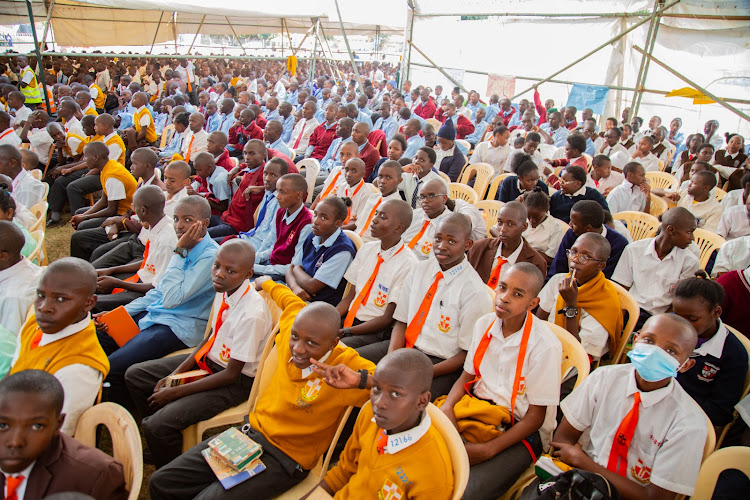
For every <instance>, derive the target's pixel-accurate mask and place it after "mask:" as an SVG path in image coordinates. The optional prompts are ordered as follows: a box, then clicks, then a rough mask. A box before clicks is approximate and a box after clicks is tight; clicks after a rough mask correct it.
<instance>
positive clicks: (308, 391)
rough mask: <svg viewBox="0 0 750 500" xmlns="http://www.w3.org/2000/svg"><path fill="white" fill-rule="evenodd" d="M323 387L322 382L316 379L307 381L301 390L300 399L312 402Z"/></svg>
mask: <svg viewBox="0 0 750 500" xmlns="http://www.w3.org/2000/svg"><path fill="white" fill-rule="evenodd" d="M322 385H323V380H322V379H319V378H316V379H311V380H308V381H307V383H306V384H305V386H304V387H303V388H302V391H301V392H302V399H304V400H305V401H308V402H309V401H313V400H315V399H316V398H317V397H318V393H319V392H320V388H321V386H322Z"/></svg>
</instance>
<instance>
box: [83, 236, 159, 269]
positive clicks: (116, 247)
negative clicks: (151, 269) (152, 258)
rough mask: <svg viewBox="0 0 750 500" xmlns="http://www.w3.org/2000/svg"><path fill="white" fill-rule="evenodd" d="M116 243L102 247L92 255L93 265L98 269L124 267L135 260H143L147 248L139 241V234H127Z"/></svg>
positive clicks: (110, 242)
mask: <svg viewBox="0 0 750 500" xmlns="http://www.w3.org/2000/svg"><path fill="white" fill-rule="evenodd" d="M125 235H127V237H124V236H121V237H119V238H117V239H116V240H115V241H109V242H107V243H104V244H103V245H100V246H98V247H97V248H96V250H94V251H93V253H92V254H91V263H92V264H93V265H94V267H95V268H96V269H105V268H108V267H115V266H124V265H125V264H129V263H131V262H133V261H134V260H141V259H142V258H143V252H144V251H145V250H146V247H145V246H144V245H143V243H141V241H140V240H139V239H138V235H137V234H130V233H125Z"/></svg>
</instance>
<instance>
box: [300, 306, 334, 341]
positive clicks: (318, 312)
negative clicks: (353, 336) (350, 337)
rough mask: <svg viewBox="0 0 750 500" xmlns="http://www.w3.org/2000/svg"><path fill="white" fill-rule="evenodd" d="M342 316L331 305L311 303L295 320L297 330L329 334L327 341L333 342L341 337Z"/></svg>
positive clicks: (301, 310)
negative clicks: (310, 330)
mask: <svg viewBox="0 0 750 500" xmlns="http://www.w3.org/2000/svg"><path fill="white" fill-rule="evenodd" d="M340 326H341V315H340V314H339V312H338V311H337V310H336V308H335V307H333V306H332V305H331V304H328V303H326V302H311V303H309V304H308V305H306V306H305V307H303V308H302V309H300V312H299V313H297V317H296V318H294V327H295V328H304V329H308V330H309V329H312V330H315V331H316V332H324V333H327V334H329V335H328V336H326V339H327V340H333V339H335V338H336V337H338V335H339V327H340Z"/></svg>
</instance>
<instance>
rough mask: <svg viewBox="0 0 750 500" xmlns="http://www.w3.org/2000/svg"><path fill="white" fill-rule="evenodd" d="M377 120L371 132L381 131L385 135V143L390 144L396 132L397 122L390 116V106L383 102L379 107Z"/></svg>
mask: <svg viewBox="0 0 750 500" xmlns="http://www.w3.org/2000/svg"><path fill="white" fill-rule="evenodd" d="M378 115H379V116H378V119H377V120H376V121H375V125H374V126H373V127H372V129H373V130H382V131H383V132H384V133H385V138H386V141H388V142H390V141H391V139H393V135H394V134H395V133H396V132H398V122H397V121H396V119H395V118H394V117H392V116H391V105H390V104H388V103H387V102H384V103H383V104H381V105H380V109H379V111H378Z"/></svg>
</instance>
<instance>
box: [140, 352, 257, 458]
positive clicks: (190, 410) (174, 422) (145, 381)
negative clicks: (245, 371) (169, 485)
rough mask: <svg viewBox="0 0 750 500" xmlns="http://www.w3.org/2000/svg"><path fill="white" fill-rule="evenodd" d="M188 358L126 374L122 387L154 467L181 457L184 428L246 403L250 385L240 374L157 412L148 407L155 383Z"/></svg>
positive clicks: (147, 365) (171, 359)
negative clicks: (140, 424) (149, 451)
mask: <svg viewBox="0 0 750 500" xmlns="http://www.w3.org/2000/svg"><path fill="white" fill-rule="evenodd" d="M188 356H190V354H184V355H182V356H171V357H168V358H162V359H154V360H152V361H144V362H143V363H138V364H135V365H133V366H131V367H130V368H128V370H127V371H126V372H125V384H126V385H127V388H128V391H129V392H130V397H131V398H132V399H133V404H134V405H135V409H136V412H137V413H138V415H139V416H140V418H141V419H142V429H143V437H145V438H146V442H147V443H148V448H149V450H151V455H152V457H153V458H154V464H155V465H156V467H157V468H159V467H163V466H165V465H167V464H168V463H169V462H171V461H172V460H174V459H175V458H177V457H179V456H180V454H181V453H182V431H183V430H184V429H187V428H188V427H190V426H191V425H193V424H197V423H198V422H202V421H203V420H208V419H209V418H211V417H213V416H215V415H218V414H219V413H221V412H222V411H224V410H226V409H228V408H232V407H234V406H237V405H238V404H240V403H242V402H244V401H247V398H248V397H249V396H250V389H251V388H252V386H253V379H252V378H251V377H248V376H247V375H240V376H239V378H238V379H237V380H236V381H235V382H234V383H232V384H230V385H227V386H224V387H219V388H217V389H213V390H210V391H204V392H197V393H195V394H191V395H189V396H185V397H184V398H180V399H177V400H175V401H172V402H171V403H169V404H167V405H166V406H164V407H162V408H159V409H154V408H151V407H150V406H149V405H148V403H147V400H148V398H149V397H150V396H151V395H152V394H153V393H154V387H156V384H157V382H159V380H161V379H163V378H164V377H166V376H167V375H169V374H170V373H172V372H173V371H174V370H175V369H176V368H177V367H178V366H180V364H182V362H183V361H185V360H186V359H187V357H188ZM208 365H209V367H210V368H211V370H212V371H213V372H214V373H216V372H218V371H221V370H222V369H223V368H222V367H221V366H220V365H217V364H216V363H213V362H211V360H208Z"/></svg>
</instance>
